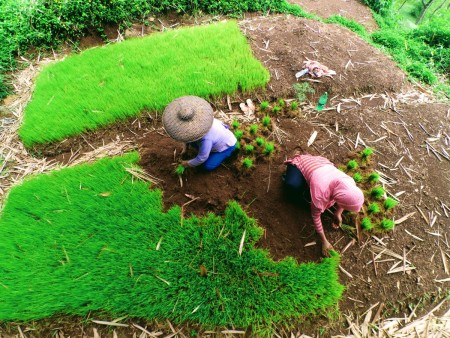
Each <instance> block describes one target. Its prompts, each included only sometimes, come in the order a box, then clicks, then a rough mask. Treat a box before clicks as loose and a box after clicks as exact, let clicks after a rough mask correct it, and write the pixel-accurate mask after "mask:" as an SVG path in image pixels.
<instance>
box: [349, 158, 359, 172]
mask: <svg viewBox="0 0 450 338" xmlns="http://www.w3.org/2000/svg"><path fill="white" fill-rule="evenodd" d="M356 168H358V162H356V161H355V160H350V161H348V162H347V169H348V170H353V169H356Z"/></svg>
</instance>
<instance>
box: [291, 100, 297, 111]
mask: <svg viewBox="0 0 450 338" xmlns="http://www.w3.org/2000/svg"><path fill="white" fill-rule="evenodd" d="M297 109H298V102H297V101H292V102H291V110H297Z"/></svg>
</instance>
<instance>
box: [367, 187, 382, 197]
mask: <svg viewBox="0 0 450 338" xmlns="http://www.w3.org/2000/svg"><path fill="white" fill-rule="evenodd" d="M370 195H371V196H372V197H373V198H376V199H379V198H381V197H382V196H384V189H383V188H382V187H375V188H373V189H372V190H371V191H370Z"/></svg>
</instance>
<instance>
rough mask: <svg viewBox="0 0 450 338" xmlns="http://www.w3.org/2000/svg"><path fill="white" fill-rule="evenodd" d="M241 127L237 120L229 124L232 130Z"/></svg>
mask: <svg viewBox="0 0 450 338" xmlns="http://www.w3.org/2000/svg"><path fill="white" fill-rule="evenodd" d="M240 126H241V124H240V123H239V121H238V120H233V123H231V127H232V128H233V129H238V128H239V127H240Z"/></svg>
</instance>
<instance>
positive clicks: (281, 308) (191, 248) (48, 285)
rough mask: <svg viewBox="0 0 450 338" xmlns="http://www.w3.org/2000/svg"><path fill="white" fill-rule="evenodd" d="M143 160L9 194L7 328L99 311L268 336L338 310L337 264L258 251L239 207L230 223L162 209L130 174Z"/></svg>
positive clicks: (2, 254)
mask: <svg viewBox="0 0 450 338" xmlns="http://www.w3.org/2000/svg"><path fill="white" fill-rule="evenodd" d="M138 159H139V156H138V155H137V154H136V153H130V154H128V155H125V156H123V157H117V158H112V159H110V158H105V159H102V160H99V161H98V162H96V163H94V164H83V165H80V166H77V167H73V168H66V169H62V170H60V171H54V172H52V173H50V174H42V175H38V176H35V177H33V178H30V179H28V180H27V181H25V182H23V183H22V184H20V185H18V186H16V187H14V188H13V189H11V191H10V194H9V196H8V198H7V200H6V202H5V206H4V209H3V210H2V213H1V218H0V238H1V239H2V240H1V241H0V276H1V278H0V299H1V300H2V301H1V302H0V320H2V321H12V320H25V321H27V320H33V319H39V318H44V317H49V316H53V315H57V314H67V315H86V314H87V313H89V312H90V311H94V312H95V311H102V312H106V313H109V314H111V316H121V315H128V316H130V317H140V318H146V319H169V320H170V321H173V322H176V323H183V322H191V323H196V324H201V325H204V326H206V327H217V326H228V327H229V326H230V325H233V326H234V327H236V328H238V327H240V328H251V329H252V330H253V332H254V333H255V334H258V335H269V334H270V333H271V332H272V331H271V330H272V329H273V328H274V326H275V325H283V323H288V322H289V321H290V320H292V319H298V318H299V317H301V316H304V315H312V314H328V315H330V313H331V314H335V313H336V307H335V305H336V303H337V301H338V300H339V299H340V297H341V295H342V292H343V286H342V285H340V284H339V282H338V274H337V267H338V264H339V256H337V255H334V256H333V257H331V258H325V259H324V260H323V261H322V262H321V263H320V264H315V263H306V264H301V265H298V264H297V263H296V261H295V260H294V259H293V258H289V257H288V258H286V259H284V260H282V261H279V262H275V261H273V260H272V259H271V258H270V255H269V253H268V252H267V251H265V250H262V249H257V248H255V243H256V242H257V241H258V240H259V239H260V238H261V236H262V234H263V229H261V228H260V227H258V225H257V224H256V221H255V220H254V219H251V218H248V217H247V215H246V214H245V213H244V212H243V210H242V209H241V208H240V207H239V205H238V204H237V203H236V202H230V204H229V206H228V208H227V210H226V212H225V215H224V216H223V217H219V216H216V215H214V214H208V215H206V216H204V217H202V218H198V217H195V216H191V217H188V216H187V215H184V216H183V215H182V210H181V208H180V207H179V206H174V207H173V208H171V209H170V210H168V211H167V212H163V210H162V207H163V206H162V198H161V197H162V196H161V195H162V192H161V191H160V190H158V189H149V186H148V183H146V182H143V181H140V180H138V179H137V178H136V177H134V176H132V175H131V174H130V173H129V172H132V171H136V170H139V168H137V169H136V167H135V163H136V162H137V161H138ZM129 168H134V169H133V170H129ZM127 169H128V171H127ZM330 310H331V312H327V311H330Z"/></svg>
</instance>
